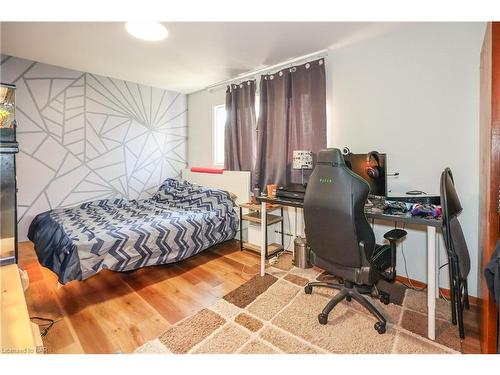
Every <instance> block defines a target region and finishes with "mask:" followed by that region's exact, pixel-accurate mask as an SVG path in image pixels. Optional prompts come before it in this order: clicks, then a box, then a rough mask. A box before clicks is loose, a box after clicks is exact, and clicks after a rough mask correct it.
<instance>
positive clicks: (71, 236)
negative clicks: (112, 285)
mask: <svg viewBox="0 0 500 375" xmlns="http://www.w3.org/2000/svg"><path fill="white" fill-rule="evenodd" d="M234 208H235V203H234V202H233V200H232V199H231V197H230V194H229V193H228V192H227V191H224V190H220V189H215V188H208V187H203V186H199V185H195V184H192V183H190V182H188V181H181V180H176V179H171V178H169V179H167V180H165V181H164V182H163V184H162V185H161V186H160V188H159V189H158V191H157V192H156V193H155V194H154V195H153V196H152V197H150V198H147V199H142V200H126V199H119V198H117V199H105V200H98V201H92V202H87V203H83V204H81V205H80V206H77V207H71V208H61V209H55V210H51V211H47V212H44V213H41V214H39V215H37V216H36V217H35V218H34V219H33V221H32V223H31V225H30V228H29V231H28V238H29V239H30V240H31V241H32V242H33V243H34V245H35V251H36V254H37V256H38V260H39V261H40V263H41V264H42V265H43V266H45V267H47V268H50V269H51V270H52V271H54V272H55V273H56V274H57V275H58V280H59V282H60V283H61V284H66V283H68V282H70V281H73V280H85V279H87V278H89V277H91V276H93V275H95V274H96V273H98V272H99V271H101V270H102V269H110V270H113V271H130V270H134V269H138V268H142V267H146V266H152V265H159V264H167V263H173V262H178V261H180V260H182V259H186V258H189V257H191V256H193V255H195V254H198V253H200V252H201V251H203V250H205V249H207V248H209V247H211V246H213V245H216V244H218V243H221V242H224V241H227V240H230V239H232V238H234V236H235V235H236V232H237V230H238V223H239V221H238V216H237V214H236V212H235V209H234Z"/></svg>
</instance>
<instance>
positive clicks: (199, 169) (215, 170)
mask: <svg viewBox="0 0 500 375" xmlns="http://www.w3.org/2000/svg"><path fill="white" fill-rule="evenodd" d="M191 172H197V173H214V174H222V173H223V172H224V169H223V168H203V167H192V168H191Z"/></svg>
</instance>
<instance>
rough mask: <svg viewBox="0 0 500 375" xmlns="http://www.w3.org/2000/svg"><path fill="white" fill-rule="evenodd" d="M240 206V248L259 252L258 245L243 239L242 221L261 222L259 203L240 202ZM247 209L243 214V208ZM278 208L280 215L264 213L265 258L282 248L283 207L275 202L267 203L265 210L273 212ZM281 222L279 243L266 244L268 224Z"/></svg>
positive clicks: (283, 235) (283, 236)
mask: <svg viewBox="0 0 500 375" xmlns="http://www.w3.org/2000/svg"><path fill="white" fill-rule="evenodd" d="M239 208H240V250H250V251H253V252H255V253H257V254H260V245H255V244H253V243H250V242H245V241H243V221H248V222H250V223H255V224H261V223H262V219H261V214H260V210H261V206H260V204H253V203H242V204H240V205H239ZM244 208H245V209H247V210H248V212H247V213H245V214H243V209H244ZM277 210H279V212H280V215H276V214H273V213H268V214H267V215H266V224H267V225H266V230H265V242H266V258H268V257H270V256H272V255H274V254H276V253H277V252H279V251H281V250H283V249H284V239H285V234H284V227H283V207H282V206H280V205H277V204H269V205H268V207H267V212H273V211H277ZM276 223H281V244H278V243H275V242H273V243H270V244H268V236H267V228H268V227H269V226H270V225H273V224H276Z"/></svg>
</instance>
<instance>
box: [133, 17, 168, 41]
mask: <svg viewBox="0 0 500 375" xmlns="http://www.w3.org/2000/svg"><path fill="white" fill-rule="evenodd" d="M125 28H126V29H127V31H128V32H129V34H130V35H133V36H135V37H136V38H139V39H142V40H150V41H158V40H163V39H165V38H166V37H167V36H168V30H167V28H166V27H165V26H163V25H162V24H161V23H159V22H127V23H126V24H125Z"/></svg>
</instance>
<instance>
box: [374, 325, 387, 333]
mask: <svg viewBox="0 0 500 375" xmlns="http://www.w3.org/2000/svg"><path fill="white" fill-rule="evenodd" d="M373 328H375V331H377V332H378V333H379V334H380V335H381V334H383V333H385V323H382V322H377V323H375V325H374V326H373Z"/></svg>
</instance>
